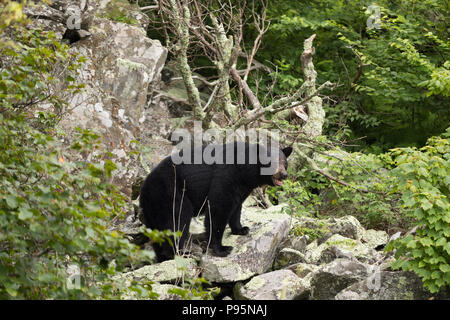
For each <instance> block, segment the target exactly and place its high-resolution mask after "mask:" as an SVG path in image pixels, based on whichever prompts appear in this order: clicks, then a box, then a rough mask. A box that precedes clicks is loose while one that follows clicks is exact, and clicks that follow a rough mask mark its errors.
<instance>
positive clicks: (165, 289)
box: [120, 283, 185, 300]
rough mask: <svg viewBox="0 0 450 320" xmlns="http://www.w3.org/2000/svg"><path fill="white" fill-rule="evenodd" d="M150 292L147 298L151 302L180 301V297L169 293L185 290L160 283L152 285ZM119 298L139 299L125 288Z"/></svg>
mask: <svg viewBox="0 0 450 320" xmlns="http://www.w3.org/2000/svg"><path fill="white" fill-rule="evenodd" d="M151 287H152V289H151V291H152V292H153V294H151V296H149V297H148V299H151V300H181V299H182V297H181V296H180V295H179V294H176V293H173V292H170V291H171V290H185V289H183V288H181V287H179V286H176V285H173V284H161V283H153V284H152V285H151ZM120 294H121V296H120V298H121V299H123V300H135V299H138V298H142V297H139V296H138V295H137V294H136V292H134V291H130V290H128V289H127V288H126V287H125V288H123V289H122V290H121V291H120Z"/></svg>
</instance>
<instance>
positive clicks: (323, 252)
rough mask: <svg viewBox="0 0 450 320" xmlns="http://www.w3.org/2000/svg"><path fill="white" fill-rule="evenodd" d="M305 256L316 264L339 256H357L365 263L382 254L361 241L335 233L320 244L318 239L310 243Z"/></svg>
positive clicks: (308, 260) (374, 260) (350, 257)
mask: <svg viewBox="0 0 450 320" xmlns="http://www.w3.org/2000/svg"><path fill="white" fill-rule="evenodd" d="M305 257H306V262H307V263H314V264H323V263H329V262H331V261H333V260H334V259H337V258H347V259H353V258H355V259H357V260H359V261H361V262H364V263H373V262H376V261H377V260H378V259H379V258H380V254H379V253H378V252H377V251H375V250H374V249H372V248H370V247H368V246H366V245H364V244H362V243H361V242H360V241H357V240H354V239H350V238H346V237H343V236H341V235H339V234H335V235H333V236H331V237H330V238H329V239H328V240H326V241H325V242H324V243H322V244H320V245H317V241H314V242H313V243H311V244H309V245H308V246H307V249H306V254H305Z"/></svg>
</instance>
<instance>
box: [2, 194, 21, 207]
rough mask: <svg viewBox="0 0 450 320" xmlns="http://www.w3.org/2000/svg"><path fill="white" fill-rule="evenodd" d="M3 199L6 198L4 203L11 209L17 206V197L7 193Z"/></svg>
mask: <svg viewBox="0 0 450 320" xmlns="http://www.w3.org/2000/svg"><path fill="white" fill-rule="evenodd" d="M5 200H6V204H7V205H8V206H9V207H10V208H11V209H16V208H17V206H18V201H17V197H16V196H13V195H11V194H8V195H6V196H5Z"/></svg>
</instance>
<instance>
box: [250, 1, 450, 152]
mask: <svg viewBox="0 0 450 320" xmlns="http://www.w3.org/2000/svg"><path fill="white" fill-rule="evenodd" d="M368 4H370V3H368V2H366V1H334V0H321V1H297V0H283V1H276V2H269V11H268V18H269V19H270V20H271V24H270V29H269V31H268V32H267V34H266V35H265V36H264V37H263V44H264V46H262V48H261V49H260V51H259V52H258V53H257V55H256V59H257V60H258V61H261V62H264V63H267V64H268V65H271V66H272V67H273V66H276V67H277V69H278V73H276V74H273V75H272V77H275V76H276V77H277V79H278V81H277V84H276V86H275V88H274V91H275V93H286V92H291V91H293V90H295V89H296V88H298V86H299V85H300V84H301V83H302V82H303V80H302V78H303V74H302V70H301V63H300V60H301V59H300V57H301V54H302V50H301V48H302V43H303V41H304V40H305V39H306V38H308V37H309V36H311V34H313V33H315V34H316V35H317V36H316V40H315V43H314V46H315V48H316V54H315V57H314V64H315V67H316V71H317V76H318V81H317V82H318V83H323V82H325V81H327V80H330V81H332V82H334V83H337V84H339V86H338V88H336V89H335V90H334V91H333V92H332V93H330V99H325V101H324V102H325V105H324V108H325V111H326V112H327V117H326V123H325V127H324V129H325V132H324V133H325V134H327V135H328V136H333V137H335V138H337V139H345V140H347V141H348V140H349V139H352V138H355V137H361V136H365V137H367V139H366V145H363V147H370V150H368V151H372V152H373V151H376V152H386V151H387V150H388V149H389V148H392V147H395V146H399V145H400V146H406V145H411V144H415V145H423V144H424V143H425V142H426V138H427V137H430V136H432V135H436V134H439V133H441V132H442V131H443V130H444V129H445V128H446V127H447V125H448V123H449V121H450V114H449V109H448V94H449V90H450V82H449V54H450V50H449V44H448V35H447V27H446V25H447V23H446V15H447V11H448V8H447V4H446V3H445V2H443V1H439V0H430V1H419V2H418V1H412V0H402V1H384V0H381V1H377V2H375V3H374V4H375V5H377V6H378V7H379V8H380V19H381V21H380V29H370V28H369V27H368V25H367V22H368V20H369V19H370V18H371V15H372V14H374V11H370V10H368V8H367V6H368ZM251 45H252V40H251V37H249V42H248V46H251ZM252 75H254V78H252V77H249V82H250V83H254V85H253V86H256V82H258V81H259V82H260V85H259V87H258V88H259V95H260V97H261V98H262V97H264V96H265V95H266V94H267V90H269V88H270V86H269V85H266V86H264V84H270V83H271V80H269V79H267V77H265V76H264V74H263V73H261V72H260V73H254V74H251V76H252ZM261 77H262V78H263V79H262V80H261V79H260V78H261Z"/></svg>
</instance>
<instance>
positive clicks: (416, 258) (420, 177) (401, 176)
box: [388, 128, 450, 292]
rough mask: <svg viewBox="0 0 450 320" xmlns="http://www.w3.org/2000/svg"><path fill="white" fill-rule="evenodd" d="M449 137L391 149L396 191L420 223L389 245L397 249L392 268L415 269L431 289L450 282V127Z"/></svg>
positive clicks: (389, 248)
mask: <svg viewBox="0 0 450 320" xmlns="http://www.w3.org/2000/svg"><path fill="white" fill-rule="evenodd" d="M446 137H447V138H441V137H432V138H430V139H429V140H428V143H427V145H426V146H425V147H423V148H420V149H416V148H403V149H400V148H396V149H393V150H392V151H391V155H392V157H393V160H394V161H395V163H396V168H395V169H393V170H392V171H391V172H392V175H393V176H394V177H396V178H397V184H396V187H395V189H396V190H395V191H397V192H400V193H401V194H402V197H401V203H402V205H403V206H404V207H405V208H406V209H407V211H408V212H411V213H412V216H413V217H414V218H415V220H416V223H417V226H418V228H417V230H416V233H415V234H414V235H412V234H411V235H409V236H407V237H405V238H402V239H397V240H395V241H393V242H391V243H390V244H389V245H388V250H392V249H396V250H397V251H396V253H395V257H396V258H397V261H396V262H394V263H393V265H392V267H393V268H395V269H403V270H409V271H414V272H415V273H417V274H418V275H419V276H420V277H421V278H422V280H423V283H424V285H425V286H426V287H427V288H428V289H429V290H430V291H431V292H437V291H438V290H439V289H440V288H442V287H444V286H446V285H449V284H450V267H449V261H450V242H449V239H450V214H449V212H450V201H449V198H448V196H449V194H450V141H449V140H448V137H450V128H449V129H447V133H446Z"/></svg>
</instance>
